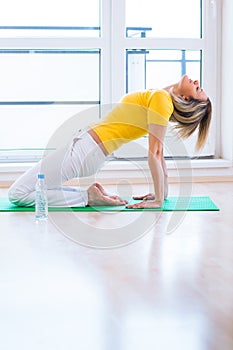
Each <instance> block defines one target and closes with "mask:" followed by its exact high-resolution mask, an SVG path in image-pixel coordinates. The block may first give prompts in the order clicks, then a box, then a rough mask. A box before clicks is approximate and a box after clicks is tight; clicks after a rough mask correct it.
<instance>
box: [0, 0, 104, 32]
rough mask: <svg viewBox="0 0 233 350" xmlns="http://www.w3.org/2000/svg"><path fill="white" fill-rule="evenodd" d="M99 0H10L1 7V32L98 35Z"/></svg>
mask: <svg viewBox="0 0 233 350" xmlns="http://www.w3.org/2000/svg"><path fill="white" fill-rule="evenodd" d="M99 3H100V1H99V0H86V1H81V0H66V1H56V0H40V1H31V0H20V1H18V0H8V1H4V6H1V11H0V23H1V26H0V36H3V37H6V36H10V37H17V36H34V37H35V36H37V37H38V36H40V37H41V36H42V37H43V36H49V37H51V36H52V37H53V36H79V37H84V36H92V37H97V36H99V32H100V28H99V26H100V15H99V14H100V5H99Z"/></svg>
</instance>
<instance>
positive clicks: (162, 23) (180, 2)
mask: <svg viewBox="0 0 233 350" xmlns="http://www.w3.org/2000/svg"><path fill="white" fill-rule="evenodd" d="M126 28H127V30H126V36H128V37H132V36H137V37H157V38H158V37H160V38H164V37H169V38H182V37H183V38H200V37H201V0H175V1H174V0H162V1H161V0H143V1H141V0H126ZM143 28H144V29H143Z"/></svg>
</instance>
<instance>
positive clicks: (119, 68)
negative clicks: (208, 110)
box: [0, 0, 221, 161]
mask: <svg viewBox="0 0 233 350" xmlns="http://www.w3.org/2000/svg"><path fill="white" fill-rule="evenodd" d="M100 2H101V4H100V6H102V12H101V35H100V37H93V38H92V37H85V38H81V37H76V38H75V37H68V36H67V37H59V36H58V37H56V38H49V37H47V38H44V37H43V38H40V37H35V38H30V37H23V36H22V37H18V38H2V37H1V38H0V49H3V48H4V49H14V48H22V49H30V48H31V47H33V48H37V49H59V48H61V47H62V48H64V49H66V48H67V49H72V48H74V49H77V48H82V49H90V48H92V49H93V48H97V49H100V51H101V58H100V59H101V63H100V64H101V78H100V79H101V82H100V85H101V104H111V103H115V102H117V101H119V100H120V98H121V97H122V95H124V93H125V88H126V64H125V63H126V50H127V49H137V48H138V49H154V48H156V49H187V50H203V51H202V53H203V67H202V71H203V80H204V82H205V85H204V88H205V89H206V90H207V91H208V92H209V94H210V96H211V100H212V103H213V121H214V122H213V123H212V126H211V139H210V147H211V150H212V153H213V155H214V156H215V157H219V156H220V143H221V140H220V133H217V130H219V127H220V118H217V115H219V113H220V108H221V106H220V103H219V97H220V86H221V84H220V82H221V81H220V74H221V72H220V55H219V54H218V52H219V51H220V50H219V49H220V47H221V36H220V35H221V31H220V30H219V28H220V25H221V1H220V0H219V1H217V0H214V1H211V0H202V2H203V12H202V15H203V27H202V33H203V35H202V38H200V39H188V38H183V39H182V38H178V39H174V38H127V37H126V36H125V0H118V1H114V0H101V1H100ZM216 38H217V39H216ZM212 72H217V73H216V79H215V81H214V83H213V79H212ZM25 161H27V160H25ZM35 161H37V157H35Z"/></svg>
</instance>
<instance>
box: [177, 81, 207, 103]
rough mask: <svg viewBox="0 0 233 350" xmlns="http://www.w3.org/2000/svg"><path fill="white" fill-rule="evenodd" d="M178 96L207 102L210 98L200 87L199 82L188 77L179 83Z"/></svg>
mask: <svg viewBox="0 0 233 350" xmlns="http://www.w3.org/2000/svg"><path fill="white" fill-rule="evenodd" d="M174 92H175V93H176V94H177V95H180V96H182V97H183V98H184V99H186V100H188V99H190V98H195V99H198V100H203V101H206V100H207V99H208V96H207V95H206V93H205V91H204V90H203V89H202V88H201V87H200V84H199V81H198V80H194V81H193V80H192V79H189V77H188V76H187V75H184V76H183V77H182V78H181V80H180V81H179V82H178V84H177V86H176V88H175V91H174Z"/></svg>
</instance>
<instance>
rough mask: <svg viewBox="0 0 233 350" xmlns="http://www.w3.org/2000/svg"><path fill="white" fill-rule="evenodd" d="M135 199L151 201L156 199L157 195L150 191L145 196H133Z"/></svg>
mask: <svg viewBox="0 0 233 350" xmlns="http://www.w3.org/2000/svg"><path fill="white" fill-rule="evenodd" d="M133 199H136V200H141V201H150V200H154V199H155V195H154V194H153V193H148V194H146V195H144V196H133Z"/></svg>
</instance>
